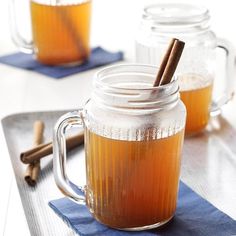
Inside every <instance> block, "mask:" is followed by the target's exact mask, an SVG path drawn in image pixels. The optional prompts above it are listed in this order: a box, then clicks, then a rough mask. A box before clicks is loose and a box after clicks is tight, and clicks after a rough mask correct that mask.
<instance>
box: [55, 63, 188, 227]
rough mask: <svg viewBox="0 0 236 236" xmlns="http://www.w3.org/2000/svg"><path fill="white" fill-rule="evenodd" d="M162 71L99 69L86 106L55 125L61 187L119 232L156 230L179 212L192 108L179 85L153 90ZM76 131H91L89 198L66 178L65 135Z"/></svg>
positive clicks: (88, 140)
mask: <svg viewBox="0 0 236 236" xmlns="http://www.w3.org/2000/svg"><path fill="white" fill-rule="evenodd" d="M156 72H157V68H156V67H155V66H151V65H137V64H134V65H132V64H128V65H117V66H112V67H107V68H105V69H103V70H101V71H100V72H98V73H97V74H96V76H95V80H94V87H93V93H92V97H91V99H90V100H89V101H88V102H87V104H86V105H85V107H84V108H83V109H80V110H78V111H75V112H71V113H68V114H66V115H64V116H62V117H61V118H60V119H59V120H58V122H57V124H56V125H55V129H54V140H53V150H54V163H53V165H54V177H55V181H56V184H57V186H58V187H59V189H60V190H61V191H62V192H63V193H64V194H65V195H66V196H68V197H69V198H72V199H73V200H75V201H77V202H78V203H79V204H86V205H87V207H88V208H89V210H90V212H91V213H92V214H93V216H94V217H95V218H96V219H97V220H98V221H100V222H101V223H103V224H105V225H108V226H110V227H113V228H117V229H124V230H144V229H149V228H154V227H158V226H160V225H162V224H165V223H166V222H168V221H169V220H170V219H171V218H172V217H173V215H174V213H175V209H176V200H177V194H178V183H179V172H180V160H181V150H182V144H183V137H184V127H185V116H186V110H185V107H184V105H183V103H182V102H181V100H180V99H179V87H178V82H177V80H174V81H173V82H171V83H170V84H168V85H164V86H161V87H155V88H153V87H152V84H153V82H154V80H155V75H156ZM73 126H79V127H81V128H84V130H85V153H86V178H87V180H86V186H85V188H83V189H85V197H84V196H81V195H78V194H77V193H75V192H74V191H73V189H72V188H71V187H70V186H69V185H68V181H69V180H68V179H67V174H66V167H65V162H66V151H65V150H66V147H65V144H64V142H65V131H66V130H67V128H70V127H73Z"/></svg>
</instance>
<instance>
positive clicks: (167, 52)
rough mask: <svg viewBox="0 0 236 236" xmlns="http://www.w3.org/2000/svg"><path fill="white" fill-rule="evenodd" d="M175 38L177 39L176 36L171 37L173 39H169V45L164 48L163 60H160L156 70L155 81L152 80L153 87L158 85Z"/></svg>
mask: <svg viewBox="0 0 236 236" xmlns="http://www.w3.org/2000/svg"><path fill="white" fill-rule="evenodd" d="M176 40H177V39H176V38H173V39H171V41H170V43H169V46H168V48H167V50H166V53H165V55H164V57H163V60H162V62H161V65H160V67H159V70H158V73H157V76H156V80H155V82H154V84H153V87H156V86H159V84H160V82H161V78H162V75H163V73H164V71H165V67H166V65H167V62H168V60H169V57H170V53H171V50H172V48H173V46H174V43H175V41H176Z"/></svg>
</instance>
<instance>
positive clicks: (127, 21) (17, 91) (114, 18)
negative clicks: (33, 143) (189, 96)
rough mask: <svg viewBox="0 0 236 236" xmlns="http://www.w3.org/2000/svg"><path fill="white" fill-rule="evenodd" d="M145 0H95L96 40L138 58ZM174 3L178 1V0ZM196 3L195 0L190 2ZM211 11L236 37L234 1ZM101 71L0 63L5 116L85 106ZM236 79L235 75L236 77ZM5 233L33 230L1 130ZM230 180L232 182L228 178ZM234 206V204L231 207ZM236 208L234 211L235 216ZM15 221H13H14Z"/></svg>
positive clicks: (2, 48)
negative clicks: (40, 70) (53, 71)
mask: <svg viewBox="0 0 236 236" xmlns="http://www.w3.org/2000/svg"><path fill="white" fill-rule="evenodd" d="M8 1H9V0H1V1H0V29H1V34H0V55H4V54H6V53H10V52H12V51H14V50H16V48H15V47H14V45H13V44H12V42H11V39H10V31H9V25H8V11H7V9H8V6H7V5H8ZM148 2H153V1H146V0H119V1H117V0H110V1H106V0H94V1H93V21H92V39H91V41H92V45H101V46H104V47H106V48H108V49H112V50H117V49H122V50H124V51H125V52H126V58H127V59H128V60H129V61H132V60H133V59H134V37H135V29H136V27H137V22H138V20H139V17H140V11H141V9H142V7H143V5H144V4H147V3H148ZM171 2H174V1H173V0H172V1H171ZM187 2H192V3H194V2H195V1H194V0H192V1H187ZM198 2H202V3H203V4H204V5H206V6H208V7H209V8H210V9H211V12H212V17H213V19H212V24H213V29H214V30H215V32H216V33H217V34H219V35H223V36H224V37H227V38H228V39H229V40H231V41H232V42H236V34H235V32H234V31H235V30H234V28H235V27H234V22H236V14H235V7H234V1H233V0H231V1H230V0H228V1H223V2H222V1H219V2H216V1H213V0H212V1H211V0H208V1H205V0H201V1H198ZM235 46H236V45H235ZM95 71H96V70H92V71H89V72H84V73H80V74H76V75H73V76H70V77H68V78H65V79H61V80H55V79H51V78H48V77H46V76H43V75H40V74H37V73H34V72H29V71H24V70H21V69H16V68H13V67H9V66H5V65H2V64H0V118H2V117H4V116H5V115H7V114H12V113H16V112H23V111H40V110H57V109H68V108H72V109H73V108H76V107H78V106H82V105H83V104H84V102H85V101H86V100H87V99H88V98H89V96H90V93H91V84H92V76H93V74H94V72H95ZM235 79H236V78H235ZM235 108H236V102H235V101H234V103H232V104H231V105H230V106H229V107H228V108H226V109H225V111H224V114H225V117H227V118H229V120H231V121H230V122H231V123H232V125H233V126H235V127H236V119H235V115H233V113H234V112H235ZM0 147H1V165H0V186H1V193H0V233H1V234H2V233H3V235H5V236H11V235H15V234H16V233H17V234H18V235H24V236H27V235H29V231H28V227H27V223H26V221H25V218H24V214H23V210H22V206H21V202H20V198H19V195H18V191H17V187H16V184H15V180H14V177H13V172H12V168H11V164H10V160H9V155H8V151H7V148H6V145H5V141H4V138H3V134H2V130H0ZM235 173H236V170H235ZM226 184H227V185H229V184H231V185H232V187H233V183H226ZM233 207H234V206H233V205H232V208H233ZM235 215H236V213H235V212H232V216H235ZM11 222H14V224H12V223H11Z"/></svg>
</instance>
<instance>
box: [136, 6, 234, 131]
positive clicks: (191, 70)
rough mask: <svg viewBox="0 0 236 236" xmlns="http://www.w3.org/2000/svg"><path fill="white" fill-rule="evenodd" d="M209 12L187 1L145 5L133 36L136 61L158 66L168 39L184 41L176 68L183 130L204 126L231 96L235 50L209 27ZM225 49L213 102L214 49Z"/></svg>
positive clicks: (197, 129)
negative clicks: (184, 114)
mask: <svg viewBox="0 0 236 236" xmlns="http://www.w3.org/2000/svg"><path fill="white" fill-rule="evenodd" d="M209 22H210V14H209V11H208V10H207V9H206V8H204V7H199V6H193V5H189V4H156V5H149V6H147V7H145V8H144V11H143V15H142V19H141V23H140V27H139V30H138V33H137V36H136V61H137V62H139V63H147V64H154V65H159V64H160V61H161V59H162V57H163V54H164V51H165V50H166V48H167V44H168V43H169V41H170V39H171V38H178V39H181V40H183V41H184V42H185V49H184V52H183V55H182V57H181V60H180V63H179V65H178V68H177V72H176V73H177V74H178V75H179V82H180V92H181V98H182V100H183V102H184V103H185V106H186V108H187V123H186V132H187V133H191V134H192V133H196V132H198V131H201V130H202V129H204V127H205V126H206V125H207V123H208V119H209V115H210V114H213V113H215V114H217V113H219V111H220V108H221V106H222V104H225V103H227V102H228V101H229V100H230V99H231V98H232V96H233V93H234V84H233V78H232V77H233V75H234V57H235V53H234V49H233V47H232V45H231V44H230V43H229V42H228V41H226V40H224V39H219V38H217V37H216V35H215V33H214V32H213V31H212V30H211V29H210V24H209ZM217 48H222V49H224V50H225V52H226V68H225V69H226V70H225V75H226V76H225V78H224V83H223V84H224V88H223V89H222V90H223V91H222V93H223V94H222V95H221V96H219V97H218V98H217V100H214V102H212V88H213V81H214V78H215V77H216V73H217V67H216V49H217Z"/></svg>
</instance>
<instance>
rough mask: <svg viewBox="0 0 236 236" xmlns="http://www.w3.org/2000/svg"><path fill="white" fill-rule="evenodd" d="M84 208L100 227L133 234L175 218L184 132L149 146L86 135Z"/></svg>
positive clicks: (147, 144) (146, 142)
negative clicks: (123, 230)
mask: <svg viewBox="0 0 236 236" xmlns="http://www.w3.org/2000/svg"><path fill="white" fill-rule="evenodd" d="M85 142H86V162H87V163H86V166H87V205H88V206H89V208H90V210H91V212H92V213H93V215H94V216H95V218H96V219H98V220H99V221H100V222H102V223H104V224H106V225H109V226H111V227H114V228H123V229H124V228H131V227H142V226H148V225H153V224H156V223H163V222H165V221H168V220H169V219H170V218H171V217H172V216H173V215H174V212H175V209H176V199H177V193H178V183H179V172H180V159H181V149H182V142H183V131H180V132H178V133H176V134H174V135H172V136H169V137H166V138H161V139H156V140H149V141H125V140H116V139H110V138H105V137H102V136H99V135H97V134H95V133H92V132H90V131H88V130H87V131H86V133H85Z"/></svg>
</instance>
